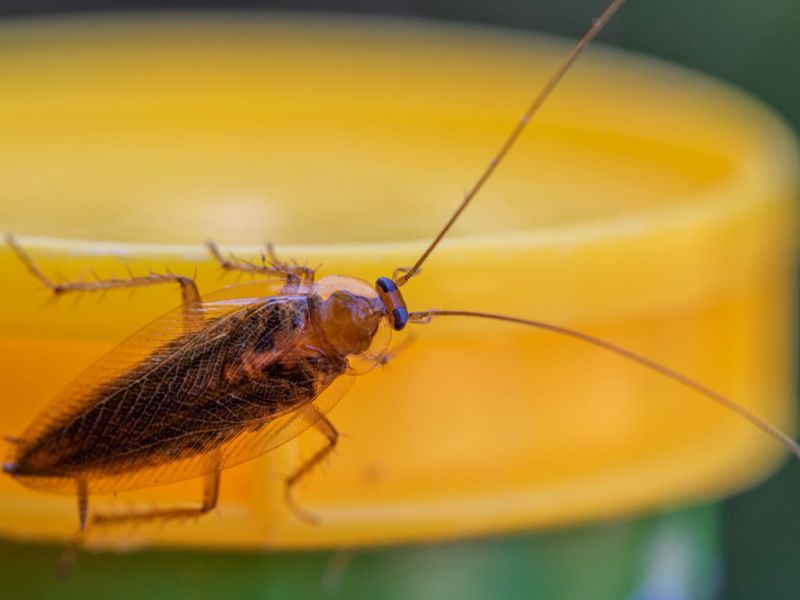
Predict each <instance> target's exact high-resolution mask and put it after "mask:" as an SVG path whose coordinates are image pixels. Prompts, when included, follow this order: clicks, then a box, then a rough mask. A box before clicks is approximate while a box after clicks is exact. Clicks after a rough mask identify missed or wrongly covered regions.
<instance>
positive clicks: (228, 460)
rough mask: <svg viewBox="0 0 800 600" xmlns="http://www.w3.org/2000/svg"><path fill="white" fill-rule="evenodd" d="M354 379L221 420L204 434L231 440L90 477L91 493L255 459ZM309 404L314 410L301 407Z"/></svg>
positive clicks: (308, 423)
mask: <svg viewBox="0 0 800 600" xmlns="http://www.w3.org/2000/svg"><path fill="white" fill-rule="evenodd" d="M354 382H355V377H354V376H353V375H347V374H345V375H340V376H338V377H336V378H335V379H334V380H333V381H332V382H330V383H327V384H326V387H325V388H324V389H323V390H322V391H321V392H320V393H319V394H318V395H317V396H316V397H315V398H313V399H311V400H309V401H306V402H303V403H301V404H299V405H295V406H293V407H291V408H289V409H286V410H284V411H282V412H281V413H279V414H277V415H275V416H273V417H271V418H270V419H269V420H265V421H254V422H249V423H244V424H242V423H230V424H224V423H220V424H219V426H218V427H215V428H210V429H209V430H208V431H206V432H204V434H205V435H210V436H216V435H219V434H222V433H225V432H226V431H231V432H233V433H234V434H235V435H234V436H233V437H231V439H230V440H229V441H227V442H224V443H222V444H220V445H218V446H216V447H214V448H213V449H210V450H208V451H206V452H203V453H198V454H196V455H194V456H190V457H188V458H185V459H181V460H177V461H172V462H166V463H165V464H163V465H156V466H152V467H143V468H141V469H133V470H130V471H127V472H125V473H122V474H120V475H119V476H113V477H101V478H98V479H94V480H90V481H89V492H90V493H105V492H113V491H118V490H130V489H137V488H143V487H150V486H154V485H161V484H166V483H171V482H176V481H183V480H186V479H192V478H195V477H200V476H203V475H208V474H210V473H213V472H215V471H219V470H222V469H227V468H230V467H234V466H236V465H239V464H241V463H244V462H247V461H249V460H253V459H254V458H257V457H259V456H261V455H263V454H266V453H267V452H269V451H271V450H274V449H275V448H277V447H278V446H281V445H283V444H285V443H286V442H289V441H290V440H292V439H294V438H295V437H297V436H298V435H300V434H301V433H303V432H305V431H306V430H308V429H309V428H311V427H312V426H313V425H314V424H315V423H316V422H317V421H318V420H319V419H321V418H322V417H323V415H324V414H326V413H327V412H328V411H330V410H331V409H332V408H333V407H334V406H335V405H336V404H337V403H338V401H339V400H340V399H341V398H342V397H343V396H344V395H345V394H346V393H347V392H348V391H349V390H350V388H351V387H352V386H353V383H354ZM308 406H311V407H313V409H314V410H312V411H306V410H300V408H305V407H308ZM294 466H297V465H294Z"/></svg>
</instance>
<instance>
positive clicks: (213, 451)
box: [3, 0, 800, 530]
mask: <svg viewBox="0 0 800 600" xmlns="http://www.w3.org/2000/svg"><path fill="white" fill-rule="evenodd" d="M622 1H623V0H614V1H612V2H611V3H610V4H609V5H608V7H607V8H606V9H605V11H604V12H603V13H602V14H601V16H600V17H598V18H597V19H595V20H594V21H593V23H592V25H591V27H590V28H589V30H588V31H587V33H586V34H585V35H584V36H583V37H582V38H581V39H580V41H579V42H578V43H577V45H576V46H575V47H574V48H573V49H572V51H571V52H570V53H569V54H568V55H567V57H566V58H565V60H564V61H563V63H562V64H561V65H560V67H559V68H558V69H557V70H556V72H555V73H554V74H553V75H552V77H551V78H550V80H549V81H548V82H547V84H546V85H545V86H544V88H543V89H542V91H541V92H540V93H539V95H538V96H537V97H536V98H535V99H534V100H533V102H532V103H531V105H530V106H529V107H528V109H527V110H526V112H525V114H524V115H523V117H522V119H521V120H520V121H519V122H518V124H517V125H516V126H515V128H514V129H513V131H512V132H511V134H510V135H509V137H508V139H507V140H506V141H505V143H504V144H503V145H502V146H501V148H500V150H499V152H498V153H497V154H496V155H495V156H494V158H493V159H492V161H491V162H490V164H489V166H488V167H487V169H486V170H485V171H484V172H483V173H482V174H481V176H480V177H479V178H478V180H477V182H476V183H475V184H474V186H473V187H472V188H471V189H470V191H469V192H468V193H467V195H466V196H465V198H464V199H463V201H462V202H461V204H460V205H459V206H458V208H457V210H456V211H455V212H454V213H453V215H452V216H451V218H450V220H449V221H448V222H447V223H446V224H445V226H444V227H443V228H442V229H441V230H440V231H439V233H438V235H437V236H436V237H435V238H434V240H433V241H432V242H431V244H430V245H429V246H428V248H427V249H426V250H425V251H424V252H423V253H422V255H421V256H420V257H419V258H418V259H417V261H416V263H414V265H413V266H412V267H410V268H407V269H398V270H397V271H396V272H395V273H394V274H393V276H392V277H391V278H390V277H380V278H378V279H377V281H376V282H375V284H374V285H372V284H370V283H367V282H365V281H362V280H359V279H356V278H352V277H341V276H329V277H324V278H321V279H319V280H317V279H316V273H315V271H314V270H313V269H309V268H307V267H304V266H299V265H297V264H295V263H292V262H285V261H282V260H280V259H279V258H278V256H276V255H275V253H274V252H273V251H272V250H271V249H270V251H269V260H268V261H265V263H264V264H263V265H258V264H254V263H250V262H247V261H243V260H241V259H237V258H226V257H225V256H224V255H223V254H222V253H221V252H220V250H219V249H218V248H217V246H216V245H215V244H213V243H211V244H209V251H210V252H211V254H212V256H213V257H214V258H215V259H216V260H217V262H218V263H219V265H220V267H221V268H223V269H226V270H229V271H243V272H248V273H253V274H256V275H261V276H263V277H262V279H263V280H262V281H258V282H255V283H250V284H244V285H239V286H232V287H230V288H226V289H224V290H222V291H220V292H217V293H214V294H209V295H205V296H201V295H200V293H199V291H198V289H197V287H196V285H195V283H194V281H193V280H192V279H190V278H186V277H182V276H178V275H172V274H163V275H149V276H145V277H130V278H127V279H106V280H98V281H91V282H70V283H54V282H53V281H51V280H50V279H49V278H48V277H47V276H46V275H45V274H44V273H43V272H42V271H41V270H40V269H39V267H38V265H37V264H36V263H35V262H34V261H33V260H32V259H31V258H30V257H29V256H28V254H27V253H26V251H25V249H24V248H23V247H21V246H20V245H19V244H18V243H17V242H16V241H15V239H14V238H11V237H10V238H9V239H8V243H9V244H10V245H11V247H12V249H13V250H14V251H15V252H16V254H17V255H18V257H19V259H20V260H21V261H22V262H23V264H24V265H25V266H26V267H27V268H28V270H29V271H30V272H31V274H32V275H33V276H34V277H36V278H37V279H38V280H39V281H40V282H41V283H42V284H43V285H45V286H46V287H48V288H50V289H51V290H52V291H53V292H54V293H55V294H66V293H70V292H81V291H91V290H109V289H120V288H130V287H137V286H149V285H159V284H177V285H178V286H179V287H180V289H181V292H182V299H183V304H182V306H181V307H180V308H178V309H176V310H175V311H173V312H170V313H168V314H166V315H164V316H162V317H161V318H159V319H157V320H156V321H154V322H152V323H151V324H150V325H148V326H147V327H145V328H144V329H142V330H141V331H139V332H138V333H136V334H134V335H133V336H132V337H130V338H129V339H128V340H126V341H125V342H123V343H122V344H120V345H119V346H118V347H117V348H115V349H114V350H113V351H112V352H111V353H109V354H108V355H106V356H105V357H104V358H102V359H101V360H100V361H99V362H98V363H96V364H95V365H94V366H92V367H90V369H89V370H87V371H86V372H85V373H84V374H83V375H81V376H80V377H79V378H78V379H77V380H76V381H75V382H73V384H71V385H70V386H69V387H68V388H67V389H65V390H64V391H63V392H62V393H61V394H60V395H59V396H58V397H57V398H56V399H55V401H54V402H53V404H51V406H50V407H48V408H47V409H46V410H45V411H44V412H42V413H41V414H40V415H39V417H37V418H36V419H35V420H34V421H33V423H31V425H30V426H29V427H28V428H27V429H26V430H25V431H24V432H23V433H22V434H21V435H20V436H19V437H18V438H15V439H14V440H12V446H13V447H12V453H11V456H10V458H9V459H8V461H7V462H6V463H4V465H3V470H4V471H5V472H6V473H7V474H9V475H10V476H12V477H14V478H15V479H17V480H18V481H19V482H20V483H22V484H24V485H27V486H29V487H32V488H35V489H40V490H43V491H48V492H56V493H69V494H74V495H75V496H76V497H77V500H78V515H79V524H80V529H81V530H86V529H89V528H90V527H89V526H90V525H91V526H103V525H109V524H115V523H124V522H136V521H150V520H170V519H179V518H185V517H190V516H199V515H203V514H205V513H207V512H209V511H210V510H212V509H213V508H214V507H215V505H216V503H217V499H218V491H219V484H220V478H221V472H222V471H223V470H224V469H226V468H228V467H231V466H234V465H236V464H239V463H242V462H244V461H247V460H250V459H253V458H255V457H256V456H259V455H261V454H263V453H265V452H268V451H270V450H272V449H274V448H276V447H277V446H279V445H281V444H283V443H285V442H286V441H288V440H290V439H292V438H294V437H295V436H297V435H298V434H300V433H301V432H303V431H305V430H307V429H309V428H314V429H316V430H318V431H319V432H320V433H321V434H322V435H323V436H324V437H325V439H326V444H325V445H324V446H323V447H322V448H321V449H320V450H319V451H317V453H316V454H314V455H313V456H312V457H311V458H309V459H308V460H307V461H306V462H304V463H303V464H301V465H300V466H299V467H298V468H297V469H296V470H295V471H294V472H293V473H292V474H290V475H289V476H288V477H287V478H286V481H285V490H286V500H287V502H288V504H289V506H290V507H292V509H293V510H294V512H295V513H296V514H297V515H298V516H299V517H300V518H303V519H306V520H313V519H314V517H313V515H311V514H309V513H307V512H305V511H304V510H303V509H302V507H300V506H298V505H297V504H296V503H295V501H294V500H293V496H292V490H293V488H294V487H295V486H296V484H297V483H298V482H299V481H300V480H302V479H303V478H305V477H306V476H307V475H308V474H309V473H310V472H311V471H313V469H314V468H315V466H317V465H318V464H319V463H320V462H321V461H322V460H324V459H325V457H326V456H327V455H328V454H329V453H330V452H331V451H332V450H333V448H334V447H335V446H336V443H337V438H338V434H337V431H336V428H335V427H334V425H333V424H332V423H331V421H330V420H329V419H328V417H327V413H328V411H329V410H330V409H331V408H332V407H333V406H334V405H335V404H336V402H337V401H338V400H339V399H340V398H341V397H342V396H343V395H344V394H345V393H346V392H347V390H348V389H349V387H350V385H352V382H353V381H354V376H355V375H360V374H363V373H366V372H367V371H369V370H370V369H371V368H373V367H374V366H375V365H377V364H379V363H381V362H382V361H384V360H385V359H386V357H387V356H388V355H389V352H390V350H389V347H390V338H391V332H392V330H398V331H399V330H402V329H404V328H405V327H406V326H407V325H408V324H409V323H426V322H429V321H431V320H435V319H437V318H439V317H444V316H461V317H471V318H483V319H494V320H500V321H506V322H511V323H516V324H521V325H525V326H530V327H536V328H540V329H547V330H549V331H552V332H555V333H558V334H561V335H567V336H570V337H573V338H576V339H578V340H580V341H582V342H585V343H588V344H592V345H594V346H597V347H599V348H601V349H603V350H606V351H609V352H612V353H615V354H618V355H620V356H622V357H624V358H627V359H629V360H632V361H634V362H637V363H639V364H640V365H642V366H643V367H645V368H648V369H651V370H653V371H655V372H657V373H659V374H661V375H663V376H665V377H668V378H670V379H672V380H674V381H676V382H677V383H679V384H682V385H684V386H687V387H689V388H691V389H693V390H695V391H696V392H698V393H700V394H703V395H705V396H707V397H708V398H710V399H712V400H715V401H717V402H719V403H721V404H723V405H724V406H726V407H727V408H729V409H731V410H733V411H735V412H737V413H738V414H739V415H741V416H742V417H744V418H745V419H747V420H748V421H750V422H751V423H752V424H753V425H755V426H756V427H758V428H760V429H761V430H763V431H764V432H766V433H767V434H768V435H771V436H772V437H774V438H776V439H777V440H778V441H780V442H781V443H783V444H784V445H785V446H786V447H787V448H789V449H790V450H791V451H792V452H793V453H794V454H795V455H797V456H798V457H800V448H799V447H798V446H797V444H796V443H795V442H794V441H793V440H792V439H790V438H788V437H787V436H786V435H785V434H783V433H782V432H780V431H779V430H777V429H776V428H774V427H773V426H771V425H770V424H769V423H766V422H764V421H763V420H761V419H759V418H758V417H757V416H755V415H753V414H751V413H749V412H748V411H746V410H745V409H744V408H742V407H741V406H739V405H738V404H736V403H735V402H733V401H732V400H730V399H728V398H726V397H725V396H722V395H720V394H718V393H717V392H715V391H713V390H711V389H709V388H707V387H705V386H703V385H701V384H699V383H697V382H695V381H693V380H691V379H689V378H687V377H685V376H683V375H681V374H679V373H677V372H675V371H672V370H670V369H669V368H667V367H664V366H662V365H660V364H657V363H655V362H653V361H650V360H649V359H647V358H645V357H642V356H639V355H637V354H635V353H633V352H631V351H628V350H626V349H624V348H620V347H619V346H616V345H614V344H612V343H610V342H606V341H604V340H601V339H598V338H595V337H592V336H589V335H586V334H583V333H581V332H577V331H573V330H570V329H566V328H563V327H559V326H555V325H550V324H546V323H540V322H537V321H532V320H528V319H523V318H517V317H510V316H504V315H495V314H490V313H480V312H471V311H459V310H426V311H419V312H411V311H409V310H408V308H407V306H406V303H405V301H404V299H403V295H402V293H401V288H402V287H403V286H404V285H405V284H407V283H408V282H409V281H410V280H411V278H412V277H414V276H415V275H417V274H418V273H419V270H420V267H421V266H422V265H423V263H424V262H425V261H426V260H427V259H428V258H429V257H431V256H432V254H433V252H434V250H435V249H436V247H437V245H438V244H439V242H440V241H441V240H442V239H443V237H444V236H445V235H446V234H447V232H448V231H449V230H450V228H451V227H452V225H453V224H454V223H455V222H456V221H457V219H458V218H459V217H460V215H461V214H462V212H463V211H464V210H465V209H466V208H467V206H468V205H469V204H470V202H471V201H472V200H473V198H474V197H475V196H476V195H477V193H478V192H479V191H480V189H481V188H482V187H483V185H484V184H485V183H486V181H488V179H489V178H490V177H491V175H492V174H493V173H494V171H495V169H496V168H497V166H498V165H499V164H500V163H501V162H502V160H503V158H504V157H505V156H506V154H507V153H508V152H509V151H510V149H511V148H512V147H513V145H514V143H515V141H516V140H517V139H518V137H519V136H520V135H521V134H522V132H523V130H524V129H525V127H526V126H527V124H528V122H529V121H530V119H531V118H532V117H533V116H534V114H535V113H536V112H537V110H538V109H539V108H540V106H541V105H542V104H543V103H544V101H545V100H546V99H547V98H548V97H549V95H550V94H551V92H552V91H553V90H554V89H555V87H556V86H557V84H558V83H559V81H560V80H561V79H562V77H563V76H564V75H565V74H566V72H567V71H568V70H569V68H570V67H571V65H572V64H573V62H574V61H575V60H576V59H577V57H578V56H579V54H580V53H581V52H582V51H583V49H584V48H585V47H586V46H587V45H588V44H589V43H590V42H591V40H592V39H594V37H595V36H596V35H597V34H598V33H599V32H600V31H601V30H602V28H603V27H604V26H605V24H606V23H607V22H608V20H609V19H610V18H611V16H612V15H613V14H614V12H615V11H616V10H617V9H618V8H619V7H620V5H621V4H622ZM193 478H202V479H203V496H202V502H201V503H200V505H199V506H197V507H195V508H172V509H159V508H154V509H151V510H141V511H132V512H122V513H115V514H104V513H94V512H91V511H90V510H89V498H90V496H91V495H93V494H101V493H108V492H117V491H124V490H132V489H137V488H142V487H147V486H151V485H158V484H165V483H169V482H174V481H180V480H186V479H193Z"/></svg>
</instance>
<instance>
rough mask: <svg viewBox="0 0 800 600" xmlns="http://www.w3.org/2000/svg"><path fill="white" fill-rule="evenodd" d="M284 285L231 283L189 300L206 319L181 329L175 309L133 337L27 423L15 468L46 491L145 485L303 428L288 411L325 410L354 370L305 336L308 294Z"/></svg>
mask: <svg viewBox="0 0 800 600" xmlns="http://www.w3.org/2000/svg"><path fill="white" fill-rule="evenodd" d="M282 287H283V282H276V283H273V282H266V283H262V282H259V283H252V284H244V285H241V286H232V287H230V288H226V289H225V290H222V291H221V292H218V293H216V294H212V295H210V296H206V297H204V299H203V302H202V303H201V304H200V305H198V306H196V307H193V308H191V310H192V311H194V313H195V316H197V314H199V315H200V316H201V318H202V322H201V323H202V324H201V325H199V326H197V327H194V328H192V329H191V330H189V331H188V332H187V329H186V319H185V314H184V312H183V311H182V310H177V311H173V312H170V313H168V314H166V315H164V316H163V317H161V318H159V319H157V320H156V321H154V322H153V323H151V324H150V325H148V326H146V327H145V328H143V329H142V330H141V331H139V332H138V333H137V334H135V335H133V336H131V337H130V338H129V339H128V340H126V341H125V342H123V343H122V344H120V345H119V346H118V347H117V348H115V349H114V350H112V351H111V352H110V353H109V354H108V355H106V356H105V357H103V358H102V359H100V360H99V361H98V362H97V363H96V364H95V365H93V366H92V367H90V368H89V369H87V371H85V372H84V373H83V374H82V375H81V376H79V377H78V378H77V379H76V380H75V382H74V383H73V384H71V385H70V386H69V387H68V388H67V389H66V390H64V392H62V393H61V394H60V395H59V396H58V397H57V398H56V399H55V401H54V402H53V403H52V404H51V405H50V406H49V407H48V408H47V409H46V410H45V411H43V413H42V414H41V415H40V416H39V417H38V418H37V419H36V420H35V421H34V422H33V423H32V424H31V426H30V427H29V428H28V430H27V431H26V432H25V433H24V434H23V436H22V438H23V440H24V441H23V443H22V444H21V445H19V446H18V447H17V448H15V452H14V456H13V457H12V462H13V463H14V464H16V465H17V466H16V471H15V472H14V474H16V475H17V476H18V477H19V478H20V480H21V481H22V482H23V483H25V484H27V485H29V486H31V487H36V488H39V489H45V490H49V491H54V492H59V491H64V492H73V491H74V489H75V487H74V480H75V478H77V477H82V478H86V479H87V480H88V481H89V486H90V491H93V492H101V491H118V490H122V489H132V488H138V487H145V486H148V485H154V484H159V483H166V482H168V481H177V480H181V479H189V478H193V477H197V476H200V475H203V474H205V473H208V472H211V471H213V470H216V469H219V468H225V467H228V466H232V465H234V464H238V463H240V462H243V461H245V460H248V459H250V458H253V457H255V456H257V455H258V454H261V453H263V452H267V451H268V450H270V449H272V448H274V447H275V446H277V445H279V444H281V443H283V442H284V441H286V440H288V439H290V438H291V437H294V436H295V435H297V434H299V433H300V432H301V431H303V430H304V429H306V428H308V427H309V426H311V424H312V423H310V422H307V421H306V420H301V419H298V418H296V416H295V415H294V413H295V410H296V408H298V407H299V406H303V405H305V404H308V403H310V402H313V401H315V400H318V402H319V406H320V410H321V411H323V412H324V411H326V410H329V409H330V407H331V406H332V405H333V404H334V403H335V401H336V400H338V398H340V397H341V396H342V395H343V394H344V393H345V392H346V390H347V388H349V385H350V383H351V382H350V380H351V379H352V378H351V377H345V378H339V377H338V376H339V374H340V373H342V372H343V371H344V368H345V366H344V365H345V363H343V361H342V359H340V358H338V357H328V356H327V355H324V354H321V353H320V352H319V350H317V349H316V348H314V347H313V346H312V348H313V349H314V351H313V352H311V353H309V351H308V350H307V348H306V346H307V345H304V344H303V343H301V342H303V341H304V340H305V341H306V342H308V341H309V339H310V340H311V341H313V336H314V332H313V330H312V328H311V327H310V323H309V319H308V315H307V314H306V313H307V302H306V298H305V295H304V293H294V292H295V290H293V293H292V294H290V295H281V294H280V292H281V291H282ZM301 292H302V291H301ZM254 369H255V370H256V371H257V373H256V375H257V376H256V377H253V376H252V375H253V373H252V371H253V370H254ZM259 374H261V375H263V376H258V375H259ZM245 375H246V376H245ZM337 379H341V380H342V381H341V382H338V381H337V383H336V385H332V384H334V382H335V381H336V380H337ZM323 392H325V393H323ZM323 398H324V401H323Z"/></svg>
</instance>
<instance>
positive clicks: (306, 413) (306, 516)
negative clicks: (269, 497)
mask: <svg viewBox="0 0 800 600" xmlns="http://www.w3.org/2000/svg"><path fill="white" fill-rule="evenodd" d="M301 410H302V411H303V414H301V415H299V417H300V418H303V419H307V420H312V419H313V420H314V427H315V428H316V429H317V430H318V431H319V432H320V433H322V434H323V435H324V436H325V438H326V440H327V444H325V446H324V447H323V448H321V449H319V450H317V452H315V453H314V456H312V457H311V458H310V459H308V460H307V461H306V462H304V463H303V464H302V465H300V468H298V469H297V470H296V471H295V472H294V473H292V474H291V475H290V476H289V477H287V478H286V487H285V492H284V499H285V501H286V504H287V505H288V506H289V508H290V509H291V511H292V512H293V513H294V514H295V515H297V516H298V517H299V518H300V519H302V520H304V521H308V522H309V523H313V524H316V523H319V518H318V517H316V516H315V515H313V514H311V513H310V512H308V511H306V510H305V509H303V508H302V507H301V506H300V505H299V504H297V502H296V501H295V499H294V494H293V489H294V486H295V485H297V484H298V483H299V482H300V480H301V479H303V478H304V477H305V476H306V475H308V474H309V473H310V472H311V471H312V470H313V469H314V467H316V466H317V465H318V464H320V463H321V462H322V461H323V460H325V458H326V457H327V456H328V455H329V454H330V453H331V452H333V449H334V448H335V447H336V442H337V441H338V440H339V432H338V431H336V428H335V427H334V426H333V423H331V422H330V421H329V420H328V419H327V418H326V417H325V416H324V415H321V414H320V413H319V411H318V410H317V409H316V408H314V407H313V406H311V405H309V406H307V407H305V408H303V409H301Z"/></svg>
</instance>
